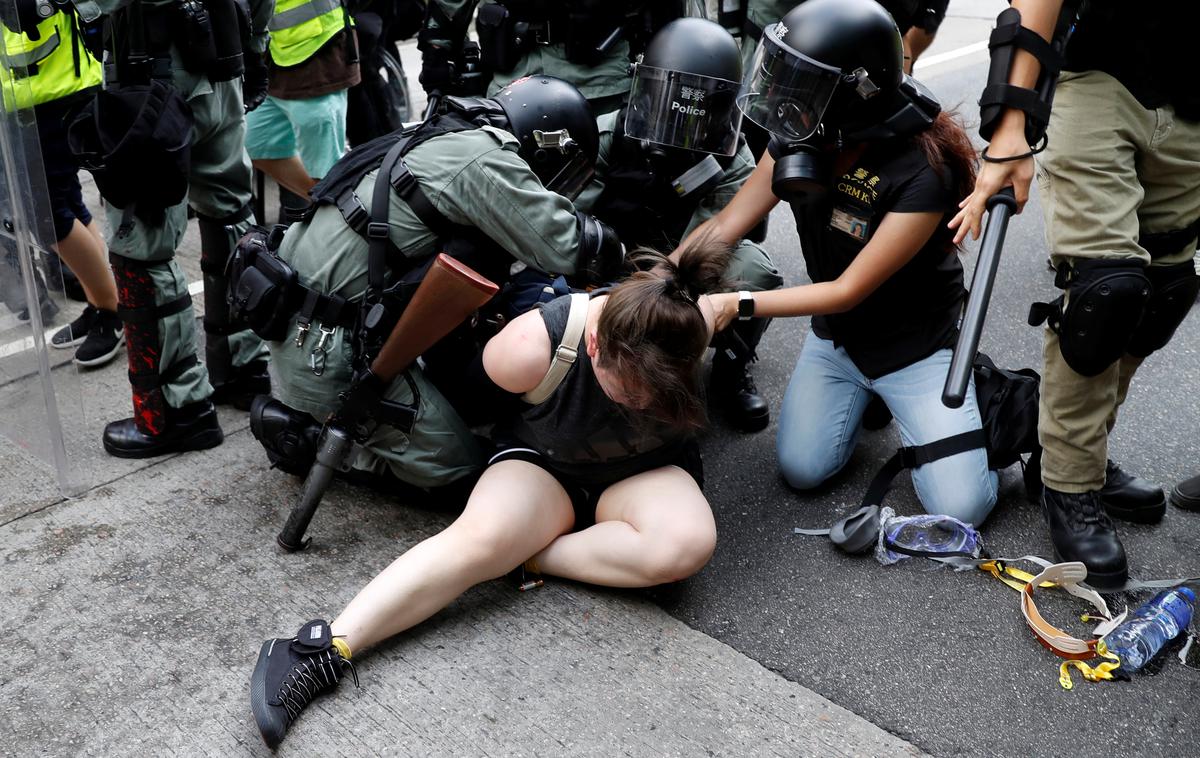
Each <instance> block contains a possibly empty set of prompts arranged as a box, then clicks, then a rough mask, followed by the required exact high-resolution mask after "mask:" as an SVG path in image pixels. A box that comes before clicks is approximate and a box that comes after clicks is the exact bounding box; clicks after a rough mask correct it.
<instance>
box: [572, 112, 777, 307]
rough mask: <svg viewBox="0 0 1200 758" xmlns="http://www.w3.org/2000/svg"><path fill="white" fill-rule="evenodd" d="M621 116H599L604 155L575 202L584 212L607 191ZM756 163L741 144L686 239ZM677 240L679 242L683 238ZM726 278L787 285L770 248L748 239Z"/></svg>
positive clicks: (740, 283) (760, 285) (740, 285)
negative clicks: (609, 168)
mask: <svg viewBox="0 0 1200 758" xmlns="http://www.w3.org/2000/svg"><path fill="white" fill-rule="evenodd" d="M618 115H619V114H618V113H606V114H604V115H603V116H601V117H600V118H598V119H596V126H597V127H598V128H599V130H600V154H599V157H598V159H597V160H596V176H595V178H594V179H593V180H592V183H591V184H589V185H588V186H587V187H586V188H585V189H584V190H583V192H582V193H581V194H580V195H579V198H578V199H577V200H576V201H575V207H576V208H578V209H579V210H581V211H583V212H584V213H592V212H593V209H594V208H595V207H596V203H597V201H598V200H599V199H600V195H601V193H602V192H603V191H604V187H605V184H604V179H605V176H606V175H607V173H608V167H609V155H610V154H611V153H612V143H613V134H614V132H615V131H616V128H617V116H618ZM696 155H697V157H698V158H699V157H700V156H701V154H700V153H697V154H696ZM754 165H755V164H754V156H752V155H751V154H750V148H748V147H746V144H745V143H744V142H742V143H740V144H739V147H738V151H737V153H736V154H735V155H734V156H733V162H732V163H731V164H730V165H729V167H728V168H727V169H726V170H725V174H724V176H722V177H721V179H720V182H719V183H718V184H717V186H716V187H714V188H713V189H712V190H711V191H710V192H709V193H708V194H707V195H705V196H704V198H703V199H702V200H701V201H700V204H699V206H697V208H696V211H695V212H694V213H693V214H692V218H691V221H690V222H689V223H688V225H687V228H686V230H685V231H684V233H683V236H684V237H685V238H686V237H687V235H689V234H691V233H692V230H693V229H695V228H696V227H698V226H700V224H703V223H704V222H705V221H707V220H709V219H710V218H712V217H713V216H715V215H717V213H719V212H720V211H721V209H722V208H724V207H725V206H726V205H728V204H729V201H730V200H732V199H733V196H734V195H736V194H737V192H738V190H739V189H741V188H742V185H743V184H745V183H746V180H747V179H749V178H750V174H752V173H753V172H754ZM635 242H636V241H635ZM674 242H675V243H676V244H678V242H679V240H675V241H674ZM663 252H670V251H669V250H668V251H663ZM726 278H727V279H728V280H729V281H730V282H731V283H733V284H734V286H735V289H747V290H755V291H761V290H773V289H779V288H780V287H782V286H783V277H782V276H780V274H779V270H778V269H777V268H776V267H775V264H774V263H773V262H772V261H771V256H770V255H768V254H767V251H766V250H764V249H763V248H762V246H761V245H758V244H757V243H754V242H751V241H750V240H745V239H744V240H741V241H740V242H739V243H738V244H737V246H735V247H734V250H733V259H732V260H731V261H730V263H729V268H728V270H727V271H726Z"/></svg>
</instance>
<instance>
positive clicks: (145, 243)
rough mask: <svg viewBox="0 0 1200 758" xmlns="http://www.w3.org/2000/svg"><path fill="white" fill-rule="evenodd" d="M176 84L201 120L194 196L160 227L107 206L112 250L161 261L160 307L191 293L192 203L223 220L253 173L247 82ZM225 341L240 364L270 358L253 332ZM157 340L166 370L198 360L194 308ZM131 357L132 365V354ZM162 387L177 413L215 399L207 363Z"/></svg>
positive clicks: (194, 153) (238, 203) (236, 232)
mask: <svg viewBox="0 0 1200 758" xmlns="http://www.w3.org/2000/svg"><path fill="white" fill-rule="evenodd" d="M174 83H175V86H176V87H177V88H178V89H179V90H180V91H181V92H183V93H184V95H185V98H186V99H187V102H188V105H190V106H191V108H192V113H193V116H194V125H193V127H192V145H191V172H190V174H189V176H188V197H187V199H186V200H185V201H183V202H181V203H179V204H177V205H175V206H172V207H170V208H168V209H166V213H165V216H164V219H163V222H162V223H161V224H157V225H153V226H152V225H149V224H146V223H145V222H143V221H142V220H141V219H138V218H136V217H134V218H132V219H126V220H125V221H126V223H125V224H124V226H122V220H123V218H122V217H123V215H124V214H123V211H122V210H121V209H119V208H114V207H113V206H112V205H111V204H110V205H109V206H108V209H107V214H108V226H109V229H110V230H111V231H110V236H109V241H108V246H109V250H110V252H112V253H114V254H116V255H120V256H123V257H125V258H130V259H132V260H135V261H142V262H149V263H154V262H157V263H158V264H159V265H154V266H149V267H147V268H146V273H147V274H148V275H149V277H150V278H151V280H152V281H153V283H154V289H155V302H156V304H158V305H162V304H164V303H169V302H172V301H174V300H177V299H178V298H180V297H182V296H184V295H185V294H187V289H188V282H187V278H186V277H185V276H184V274H183V271H182V269H181V268H180V267H179V264H178V262H176V261H175V260H174V257H175V251H176V250H178V249H179V246H180V244H181V243H182V242H183V237H184V233H185V232H186V231H187V207H188V205H189V204H190V205H191V206H192V208H194V209H195V211H196V212H197V213H199V214H202V215H205V216H210V217H213V218H223V217H226V216H230V215H232V214H234V213H236V212H237V211H239V210H241V209H242V208H244V207H246V205H247V204H248V203H249V202H250V188H251V168H250V159H249V158H248V157H247V156H246V150H245V137H246V123H245V118H244V115H243V108H242V90H241V82H240V81H236V80H235V81H228V82H217V83H213V84H210V83H209V82H208V81H207V80H204V79H201V80H197V78H196V77H194V76H192V75H191V74H188V73H186V72H184V71H182V70H179V72H178V73H177V75H176V77H175V82H174ZM251 223H253V218H250V219H247V220H245V221H243V222H241V223H239V224H237V225H233V226H231V227H230V228H229V231H228V235H227V239H226V242H227V243H228V244H229V245H230V249H232V244H233V243H234V242H235V241H236V240H237V238H238V237H239V236H240V235H241V233H243V232H244V231H245V230H246V228H248V227H249V225H250V224H251ZM227 254H228V251H222V255H223V256H224V255H227ZM224 339H225V340H226V341H227V349H228V354H229V355H230V357H231V359H232V365H233V366H235V367H237V366H244V365H245V364H247V363H249V362H251V361H255V360H260V359H263V358H265V357H266V354H267V351H266V348H265V346H264V345H263V343H262V340H260V339H258V337H256V336H255V335H254V334H253V333H252V332H249V331H243V332H238V333H236V334H231V335H228V336H227V337H225V338H224ZM158 340H159V348H160V353H159V366H160V369H161V370H165V369H167V368H169V367H170V366H172V365H174V364H175V363H177V362H178V361H180V360H183V359H186V358H188V357H189V356H192V355H195V354H196V317H195V313H194V311H193V309H192V308H190V307H189V308H186V309H184V310H182V311H180V312H178V313H175V314H172V315H169V316H165V317H163V318H160V319H159V320H158ZM130 357H131V360H132V358H133V356H132V353H131V355H130ZM131 368H132V366H131ZM162 390H163V396H164V399H165V400H166V403H167V405H169V406H171V407H173V408H178V407H180V406H183V405H186V404H188V403H194V402H197V401H200V400H204V399H205V398H207V397H209V396H210V395H211V394H212V387H211V385H210V384H209V377H208V371H207V369H206V367H205V366H204V364H198V365H195V366H193V367H191V368H189V369H187V370H186V371H183V372H182V373H180V374H179V375H178V376H173V377H171V378H170V379H169V381H167V382H165V383H164V384H163V386H162Z"/></svg>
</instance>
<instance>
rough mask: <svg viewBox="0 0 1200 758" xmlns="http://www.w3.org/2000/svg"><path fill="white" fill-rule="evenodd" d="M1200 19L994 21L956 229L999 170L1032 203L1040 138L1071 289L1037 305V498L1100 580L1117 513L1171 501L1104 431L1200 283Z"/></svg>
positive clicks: (1137, 15)
mask: <svg viewBox="0 0 1200 758" xmlns="http://www.w3.org/2000/svg"><path fill="white" fill-rule="evenodd" d="M1197 22H1200V12H1198V11H1197V8H1196V7H1195V5H1194V4H1190V3H1185V4H1182V5H1179V4H1173V3H1166V2H1149V3H1140V4H1138V5H1137V6H1136V7H1135V6H1131V5H1129V4H1125V3H1087V4H1084V5H1083V6H1082V11H1080V4H1079V3H1075V2H1062V0H1058V1H1056V2H1040V1H1031V0H1013V2H1012V7H1011V8H1009V9H1006V10H1005V11H1004V12H1003V13H1002V14H1001V16H1000V17H999V19H998V20H997V29H996V31H995V32H994V33H993V37H992V39H993V43H992V50H993V56H1004V57H1003V58H1000V57H994V58H993V65H992V71H993V72H996V73H998V74H999V76H996V77H995V78H994V79H993V80H992V81H989V82H988V86H987V88H986V89H985V90H984V94H983V97H982V99H981V101H980V104H981V106H982V108H983V110H982V118H981V126H980V132H981V133H982V134H983V136H984V137H985V138H988V139H990V144H989V145H988V147H987V150H986V152H985V153H984V166H983V170H982V172H981V173H980V176H979V179H978V181H977V183H976V185H975V190H974V192H973V193H972V194H971V195H970V197H968V198H967V199H966V200H964V201H963V203H962V211H961V212H960V213H959V214H958V215H957V216H956V217H955V218H954V220H953V221H952V222H951V226H952V227H956V228H957V229H958V232H957V235H956V240H959V239H962V238H963V237H965V236H966V234H967V233H968V232H970V233H973V234H975V235H978V231H979V223H980V217H981V216H982V213H983V208H984V203H985V202H986V200H987V198H988V197H990V196H991V195H992V194H994V193H995V192H997V191H999V190H1000V189H1001V188H1002V187H1004V186H1006V185H1011V186H1012V187H1013V189H1014V190H1015V195H1016V200H1017V203H1018V206H1021V205H1024V203H1025V200H1026V199H1027V197H1028V193H1029V184H1030V182H1031V180H1032V178H1033V173H1034V160H1033V155H1034V154H1035V153H1037V152H1039V151H1042V152H1041V155H1040V157H1039V159H1038V164H1039V165H1038V184H1039V188H1040V190H1041V193H1042V194H1041V198H1042V208H1043V212H1044V214H1045V219H1046V241H1047V244H1048V246H1049V249H1050V259H1051V263H1052V265H1053V267H1054V269H1055V271H1056V276H1055V285H1056V286H1057V287H1059V288H1060V289H1062V290H1064V293H1063V295H1062V296H1061V297H1060V298H1058V299H1057V300H1055V301H1054V302H1052V303H1037V304H1035V305H1034V308H1033V309H1032V310H1031V311H1030V323H1031V324H1034V325H1038V324H1043V323H1044V324H1046V328H1045V331H1044V333H1043V336H1044V350H1043V357H1044V360H1045V368H1044V371H1043V374H1042V387H1041V407H1040V409H1039V413H1040V418H1039V423H1038V433H1039V436H1040V437H1041V442H1042V446H1043V448H1044V451H1045V452H1044V454H1043V457H1042V482H1043V484H1044V485H1045V487H1044V490H1043V495H1042V507H1043V510H1044V512H1045V516H1046V520H1047V523H1048V525H1049V528H1050V539H1051V541H1052V542H1053V543H1054V549H1055V552H1056V553H1057V554H1058V555H1059V557H1061V558H1062V559H1063V560H1069V561H1082V562H1083V563H1084V564H1085V565H1087V568H1088V582H1089V583H1090V584H1092V585H1093V586H1096V587H1100V588H1116V587H1120V586H1122V585H1123V584H1124V583H1125V580H1126V577H1127V559H1126V555H1125V549H1124V547H1123V546H1122V545H1121V542H1120V540H1119V539H1118V537H1117V533H1116V529H1115V528H1114V526H1113V523H1112V521H1111V519H1110V517H1115V518H1120V519H1124V520H1129V521H1134V522H1140V523H1154V522H1156V521H1158V520H1159V519H1161V518H1162V516H1163V513H1164V511H1165V508H1166V499H1165V497H1164V494H1163V491H1162V489H1160V488H1159V487H1158V486H1157V485H1154V484H1152V483H1151V482H1148V481H1146V480H1144V479H1141V478H1139V477H1136V476H1134V475H1132V474H1130V473H1129V472H1126V471H1124V470H1122V468H1121V467H1120V466H1119V465H1117V464H1116V463H1114V462H1113V461H1112V460H1111V458H1110V457H1109V451H1108V435H1109V433H1110V432H1111V431H1112V429H1113V426H1114V425H1115V423H1116V420H1117V410H1118V409H1119V408H1120V406H1121V404H1122V402H1123V401H1124V400H1125V397H1126V394H1127V393H1128V391H1129V386H1130V382H1131V380H1132V379H1133V376H1134V373H1135V372H1136V371H1137V369H1138V367H1139V366H1140V365H1141V363H1142V361H1144V360H1145V359H1146V357H1148V356H1149V355H1150V354H1152V353H1153V352H1155V351H1157V350H1159V349H1160V348H1162V347H1164V346H1165V345H1166V344H1167V343H1168V342H1169V341H1170V339H1171V336H1172V334H1173V333H1174V331H1175V329H1176V327H1178V325H1179V324H1180V323H1181V322H1182V321H1183V319H1184V317H1185V316H1186V315H1187V313H1188V311H1189V310H1190V309H1191V306H1192V304H1193V303H1194V301H1195V299H1196V295H1197V293H1198V292H1200V277H1197V274H1196V264H1195V253H1196V237H1197V232H1198V231H1200V180H1198V177H1200V90H1197V88H1196V86H1195V82H1196V80H1197V75H1200V65H1198V64H1197V58H1196V56H1195V54H1194V53H1192V52H1191V40H1190V38H1189V35H1190V33H1191V30H1192V29H1195V28H1196V24H1197ZM1072 29H1074V33H1073V34H1072V33H1071V30H1072ZM997 40H999V42H1000V44H997ZM1064 43H1065V46H1064ZM1064 53H1065V57H1062V56H1063V54H1064ZM1060 61H1063V70H1062V74H1061V75H1058V66H1059V63H1060ZM997 62H999V63H1001V64H1002V65H997ZM1056 79H1057V82H1056V81H1055V80H1056ZM1051 97H1052V98H1053V107H1052V104H1051ZM1043 148H1044V151H1043ZM1177 502H1178V498H1177Z"/></svg>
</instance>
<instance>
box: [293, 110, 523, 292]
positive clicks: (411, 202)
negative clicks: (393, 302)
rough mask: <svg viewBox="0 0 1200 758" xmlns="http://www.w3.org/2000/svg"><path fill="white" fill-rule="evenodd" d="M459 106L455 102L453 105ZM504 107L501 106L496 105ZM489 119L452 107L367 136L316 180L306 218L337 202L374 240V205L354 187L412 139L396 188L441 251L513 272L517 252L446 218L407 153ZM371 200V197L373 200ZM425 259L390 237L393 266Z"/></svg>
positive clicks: (487, 268)
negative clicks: (400, 247)
mask: <svg viewBox="0 0 1200 758" xmlns="http://www.w3.org/2000/svg"><path fill="white" fill-rule="evenodd" d="M446 101H447V102H449V101H454V102H455V103H458V102H461V103H466V104H472V103H484V104H490V103H491V101H489V100H474V99H465V98H464V99H460V98H446ZM452 108H453V106H452ZM492 110H495V111H496V112H498V108H495V107H494V106H492ZM485 123H486V119H484V120H482V121H481V120H478V119H476V118H473V117H472V114H470V113H464V112H461V111H456V110H453V109H451V110H450V111H449V112H446V113H442V114H440V115H436V116H434V117H433V118H431V119H429V120H428V121H425V122H423V123H421V124H417V125H414V126H410V127H408V128H407V129H404V130H401V131H399V132H393V133H391V134H385V135H383V136H382V137H377V138H376V139H373V140H371V141H370V142H367V143H366V144H364V145H361V146H359V147H357V148H354V149H353V150H351V151H350V152H348V153H347V154H346V155H345V156H344V157H343V158H342V159H341V160H340V161H338V162H337V164H335V165H334V167H333V168H332V169H331V170H330V172H329V174H328V175H326V176H325V178H324V179H322V180H321V181H320V182H318V183H317V185H316V186H314V187H313V189H312V191H311V193H310V196H311V197H312V204H311V205H310V206H309V208H308V209H307V210H306V212H305V216H304V217H303V218H302V220H306V219H308V218H311V217H312V214H313V213H315V212H316V209H317V208H318V207H319V206H321V205H332V206H335V207H336V208H337V209H338V211H339V212H340V213H341V214H342V219H343V220H344V221H345V222H346V224H347V225H348V226H349V227H350V228H351V229H354V231H356V232H358V234H360V235H362V237H363V238H364V239H366V240H367V241H368V242H370V229H369V226H370V216H371V214H370V211H369V209H368V207H367V205H366V204H365V203H364V200H363V199H360V198H359V197H358V196H357V195H356V194H355V192H354V190H355V188H357V187H358V184H359V182H361V181H362V178H363V177H364V176H365V175H367V174H368V173H370V172H372V171H375V170H377V169H378V168H379V167H380V165H381V164H382V163H383V159H384V156H386V155H387V153H388V152H389V151H390V150H391V149H392V147H393V146H394V145H395V144H396V142H397V139H405V140H407V142H406V144H405V145H404V147H403V148H402V150H401V153H400V160H399V162H398V163H397V165H396V168H395V169H394V170H393V171H392V172H391V177H390V184H391V187H392V190H393V191H395V192H396V194H397V195H399V196H400V198H401V199H402V200H404V202H405V203H406V204H407V205H408V206H409V208H411V209H412V211H413V213H414V214H416V216H417V217H418V218H419V219H421V223H423V224H424V225H425V226H427V227H429V229H430V230H431V231H432V232H433V233H434V234H435V235H436V236H437V238H438V248H439V252H442V251H445V252H448V253H450V254H451V255H453V256H454V257H456V258H459V259H461V260H464V261H465V262H467V263H468V264H469V265H470V266H471V267H472V268H474V269H475V270H476V271H478V272H480V273H481V274H483V275H484V276H487V277H488V278H490V279H492V280H493V281H499V280H502V279H505V278H507V275H508V268H509V266H510V264H511V262H512V261H511V256H510V255H508V254H507V253H506V252H503V253H502V254H497V252H498V251H500V250H501V249H500V248H499V246H498V245H496V243H494V242H492V241H491V239H489V238H488V237H487V236H486V235H484V234H483V233H482V232H480V231H479V230H478V229H477V228H475V227H473V226H467V225H464V224H456V223H454V222H452V221H450V219H448V218H446V217H445V216H444V215H443V214H442V212H441V211H439V210H438V209H437V208H436V207H435V206H434V205H433V203H432V201H430V200H429V198H428V197H426V195H425V193H424V191H422V190H421V186H420V184H418V183H417V179H416V177H415V176H413V174H412V172H411V171H409V170H408V166H407V165H406V164H405V163H404V156H405V155H407V154H408V153H409V152H411V151H412V150H414V149H416V148H417V147H419V146H420V145H422V144H424V143H425V142H428V141H429V140H431V139H433V138H435V137H440V136H442V135H444V134H453V133H456V132H464V131H469V130H471V129H478V128H480V126H483V125H484V124H485ZM367 202H369V199H368V200H367ZM420 263H421V261H412V260H409V259H407V258H406V257H405V256H404V255H403V251H400V250H396V249H395V248H394V246H393V245H392V244H391V242H390V241H389V242H388V264H389V266H390V267H391V268H392V270H393V271H404V270H407V269H409V268H412V267H414V266H417V265H420Z"/></svg>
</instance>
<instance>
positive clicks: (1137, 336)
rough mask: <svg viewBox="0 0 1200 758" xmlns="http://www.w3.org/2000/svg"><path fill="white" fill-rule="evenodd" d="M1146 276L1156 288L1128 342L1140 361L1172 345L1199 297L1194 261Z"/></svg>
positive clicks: (1153, 268)
mask: <svg viewBox="0 0 1200 758" xmlns="http://www.w3.org/2000/svg"><path fill="white" fill-rule="evenodd" d="M1146 276H1147V277H1148V278H1149V279H1150V284H1151V286H1152V288H1153V290H1152V292H1151V295H1150V302H1148V303H1147V304H1146V312H1145V314H1144V315H1143V316H1142V322H1141V323H1140V324H1138V328H1137V331H1135V332H1134V334H1133V338H1132V339H1131V340H1130V342H1129V354H1130V355H1135V356H1137V357H1138V358H1145V357H1146V356H1147V355H1150V353H1153V352H1154V351H1155V350H1158V349H1160V348H1162V347H1163V346H1165V345H1166V344H1167V343H1168V342H1170V341H1171V336H1172V335H1173V334H1175V330H1176V329H1177V328H1179V325H1180V324H1182V323H1183V319H1184V318H1185V317H1186V316H1187V314H1188V311H1190V310H1191V309H1192V304H1193V303H1195V302H1196V296H1197V295H1200V276H1197V275H1196V264H1195V263H1193V262H1192V261H1184V262H1183V263H1176V264H1174V265H1172V266H1150V267H1149V268H1147V269H1146Z"/></svg>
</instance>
